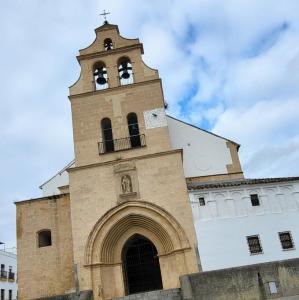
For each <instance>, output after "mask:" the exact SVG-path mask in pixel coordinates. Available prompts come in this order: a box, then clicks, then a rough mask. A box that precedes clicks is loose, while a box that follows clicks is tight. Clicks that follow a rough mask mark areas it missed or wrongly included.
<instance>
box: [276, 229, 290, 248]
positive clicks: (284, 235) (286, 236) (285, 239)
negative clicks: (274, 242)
mask: <svg viewBox="0 0 299 300" xmlns="http://www.w3.org/2000/svg"><path fill="white" fill-rule="evenodd" d="M278 234H279V239H280V243H281V247H282V249H284V250H288V249H294V243H293V239H292V236H291V233H290V232H289V231H285V232H279V233H278Z"/></svg>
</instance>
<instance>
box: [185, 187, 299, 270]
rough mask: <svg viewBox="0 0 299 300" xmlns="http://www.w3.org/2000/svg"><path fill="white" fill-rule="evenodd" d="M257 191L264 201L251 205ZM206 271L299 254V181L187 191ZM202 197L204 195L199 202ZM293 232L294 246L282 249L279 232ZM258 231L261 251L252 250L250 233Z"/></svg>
mask: <svg viewBox="0 0 299 300" xmlns="http://www.w3.org/2000/svg"><path fill="white" fill-rule="evenodd" d="M250 194H258V195H259V198H260V206H252V205H251V201H250V196H249V195H250ZM189 196H190V200H191V206H192V211H193V217H194V224H195V229H196V235H197V239H198V250H199V253H200V258H201V262H202V267H203V270H204V271H208V270H216V269H223V268H230V267H236V266H242V265H250V264H256V263H262V262H269V261H275V260H281V259H290V258H298V257H299V182H296V183H294V182H292V183H284V184H283V183H282V184H276V185H269V184H264V185H255V186H245V187H238V188H226V189H214V190H201V191H198V192H190V193H189ZM198 197H204V198H205V202H206V204H205V206H200V205H199V203H198ZM283 231H290V232H291V234H292V237H293V240H294V244H295V249H294V250H282V247H281V243H280V240H279V237H278V232H283ZM250 235H259V237H260V241H261V246H262V248H263V253H262V254H255V255H251V254H250V252H249V248H248V244H247V240H246V237H247V236H250Z"/></svg>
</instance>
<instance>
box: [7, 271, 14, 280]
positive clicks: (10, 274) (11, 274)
mask: <svg viewBox="0 0 299 300" xmlns="http://www.w3.org/2000/svg"><path fill="white" fill-rule="evenodd" d="M8 279H9V280H15V273H13V272H8Z"/></svg>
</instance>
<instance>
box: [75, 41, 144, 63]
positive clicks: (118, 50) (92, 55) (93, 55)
mask: <svg viewBox="0 0 299 300" xmlns="http://www.w3.org/2000/svg"><path fill="white" fill-rule="evenodd" d="M134 49H141V53H142V54H143V45H142V44H141V43H139V44H136V45H130V46H126V47H121V48H116V49H112V50H109V51H100V52H95V53H89V54H81V55H78V56H77V60H78V62H79V63H80V61H81V60H86V59H93V58H99V57H103V56H108V55H114V54H118V53H123V52H127V51H130V50H134Z"/></svg>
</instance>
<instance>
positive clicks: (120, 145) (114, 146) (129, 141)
mask: <svg viewBox="0 0 299 300" xmlns="http://www.w3.org/2000/svg"><path fill="white" fill-rule="evenodd" d="M145 146H146V142H145V135H144V134H139V135H132V136H130V137H126V138H122V139H115V140H106V141H103V142H99V153H100V154H105V153H111V152H117V151H122V150H129V149H135V148H141V147H145Z"/></svg>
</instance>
